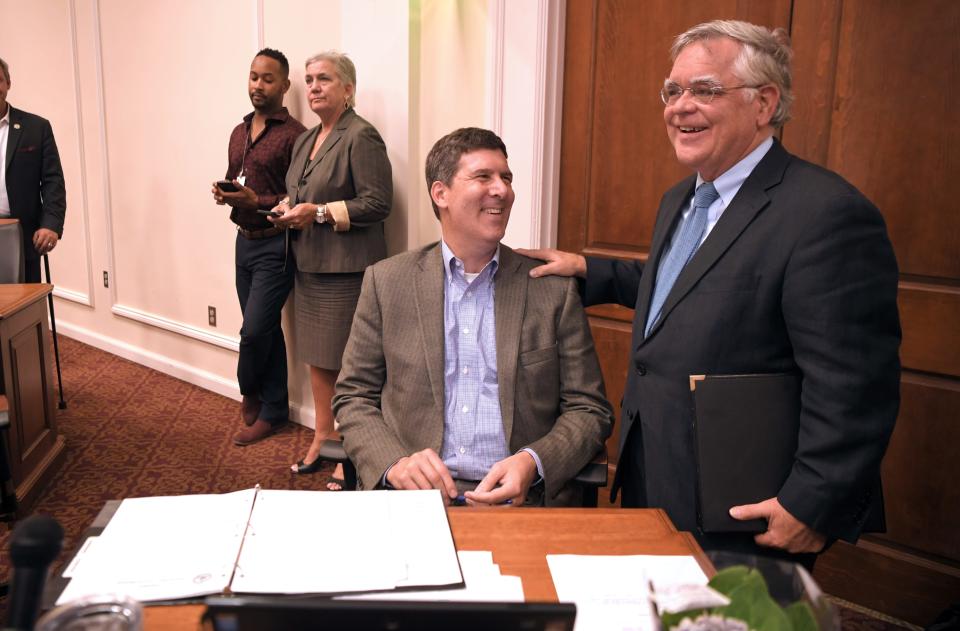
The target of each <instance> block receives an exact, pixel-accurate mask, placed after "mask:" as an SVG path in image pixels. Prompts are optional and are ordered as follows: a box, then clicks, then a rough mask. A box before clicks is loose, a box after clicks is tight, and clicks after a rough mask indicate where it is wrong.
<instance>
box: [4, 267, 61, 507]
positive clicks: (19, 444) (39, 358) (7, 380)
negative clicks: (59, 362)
mask: <svg viewBox="0 0 960 631" xmlns="http://www.w3.org/2000/svg"><path fill="white" fill-rule="evenodd" d="M52 290H53V287H52V286H51V285H46V284H40V283H38V284H29V285H0V355H2V365H0V372H2V375H3V391H4V395H5V396H6V397H7V403H8V406H9V415H10V425H9V427H7V428H6V429H5V430H3V431H6V432H7V436H6V439H7V440H6V443H7V452H8V453H7V456H8V459H9V462H10V473H11V475H12V477H13V483H14V485H15V487H16V494H17V501H18V502H19V504H20V508H19V509H18V513H19V514H26V513H29V512H30V507H31V506H32V504H33V503H34V502H35V501H36V499H37V497H38V496H39V494H40V492H41V491H42V490H43V488H44V486H45V484H46V482H47V481H48V480H49V479H50V478H51V476H53V475H54V474H55V473H56V471H57V469H59V468H60V465H61V464H62V463H63V456H64V448H65V444H64V440H63V437H62V436H60V435H58V434H57V418H56V413H57V408H56V404H55V402H54V395H53V390H54V383H53V372H52V369H51V361H50V359H51V355H52V353H53V348H52V346H51V341H50V330H49V328H48V326H47V304H46V301H45V298H46V296H47V294H49V293H50V292H51V291H52Z"/></svg>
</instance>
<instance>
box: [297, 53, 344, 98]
mask: <svg viewBox="0 0 960 631" xmlns="http://www.w3.org/2000/svg"><path fill="white" fill-rule="evenodd" d="M318 61H329V62H330V63H331V64H333V69H334V70H336V72H337V77H339V78H340V83H342V84H344V85H352V86H353V94H351V95H350V96H349V97H347V105H348V106H350V107H356V105H357V67H356V66H354V65H353V61H352V60H351V59H350V58H349V57H347V55H346V54H345V53H341V52H339V51H336V50H325V51H323V52H322V53H317V54H316V55H314V56H313V57H310V58H309V59H307V63H305V64H304V67H305V68H306V67H307V66H309V65H310V64H315V63H317V62H318Z"/></svg>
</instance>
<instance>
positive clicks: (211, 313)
mask: <svg viewBox="0 0 960 631" xmlns="http://www.w3.org/2000/svg"><path fill="white" fill-rule="evenodd" d="M207 321H208V322H210V326H217V308H216V307H207Z"/></svg>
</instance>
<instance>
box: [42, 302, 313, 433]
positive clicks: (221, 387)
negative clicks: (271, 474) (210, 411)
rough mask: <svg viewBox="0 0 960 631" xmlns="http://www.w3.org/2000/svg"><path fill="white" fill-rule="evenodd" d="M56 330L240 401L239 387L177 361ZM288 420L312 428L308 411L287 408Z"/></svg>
mask: <svg viewBox="0 0 960 631" xmlns="http://www.w3.org/2000/svg"><path fill="white" fill-rule="evenodd" d="M57 329H58V332H60V333H63V334H64V335H66V336H67V337H72V338H73V339H75V340H78V341H80V342H83V343H84V344H89V345H90V346H93V347H94V348H99V349H100V350H102V351H106V352H108V353H111V354H113V355H116V356H118V357H122V358H124V359H127V360H129V361H132V362H134V363H136V364H140V365H141V366H146V367H147V368H152V369H153V370H156V371H158V372H162V373H163V374H165V375H170V376H171V377H176V378H177V379H180V380H182V381H186V382H187V383H189V384H192V385H195V386H197V387H199V388H203V389H204V390H209V391H211V392H215V393H217V394H219V395H222V396H225V397H227V398H230V399H233V400H234V401H239V400H240V398H241V397H240V386H239V385H238V384H237V382H236V381H235V380H232V379H225V378H223V377H221V376H220V375H215V374H213V373H211V372H208V371H206V370H202V369H200V368H197V367H196V366H190V365H187V364H185V363H183V362H181V361H179V360H176V359H172V358H170V357H166V356H164V355H160V354H158V353H154V352H153V351H148V350H145V349H143V348H139V347H136V346H133V345H131V344H128V343H126V342H122V341H120V340H117V339H114V338H112V337H107V336H105V335H102V334H100V333H96V332H94V331H90V330H89V329H84V328H82V327H78V326H75V325H73V324H70V323H69V322H64V321H58V322H57ZM290 420H292V421H293V422H295V423H298V424H300V425H304V426H306V427H310V428H312V427H315V425H316V421H315V419H314V415H313V410H312V409H307V410H305V409H303V408H301V407H300V406H299V405H295V404H293V403H291V404H290Z"/></svg>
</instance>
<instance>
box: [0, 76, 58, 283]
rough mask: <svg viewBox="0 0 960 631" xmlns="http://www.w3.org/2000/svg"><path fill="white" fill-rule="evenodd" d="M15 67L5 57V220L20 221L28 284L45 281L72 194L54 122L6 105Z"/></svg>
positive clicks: (0, 157)
mask: <svg viewBox="0 0 960 631" xmlns="http://www.w3.org/2000/svg"><path fill="white" fill-rule="evenodd" d="M9 90H10V67H9V66H8V65H7V62H5V61H4V60H3V59H0V218H3V217H12V218H13V219H19V220H20V228H21V230H22V231H23V259H24V281H25V282H28V283H39V282H40V257H41V256H43V255H44V254H47V253H49V252H50V251H52V250H53V249H54V248H55V247H57V243H58V242H59V241H60V238H61V237H62V236H63V221H64V217H65V216H66V213H67V190H66V186H65V185H64V180H63V168H62V167H61V166H60V154H59V153H58V152H57V142H56V140H54V138H53V128H52V127H51V126H50V121H48V120H47V119H45V118H41V117H39V116H37V115H36V114H31V113H29V112H24V111H23V110H18V109H16V108H14V107H13V106H12V105H10V104H9V103H8V102H7V93H8V92H9Z"/></svg>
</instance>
